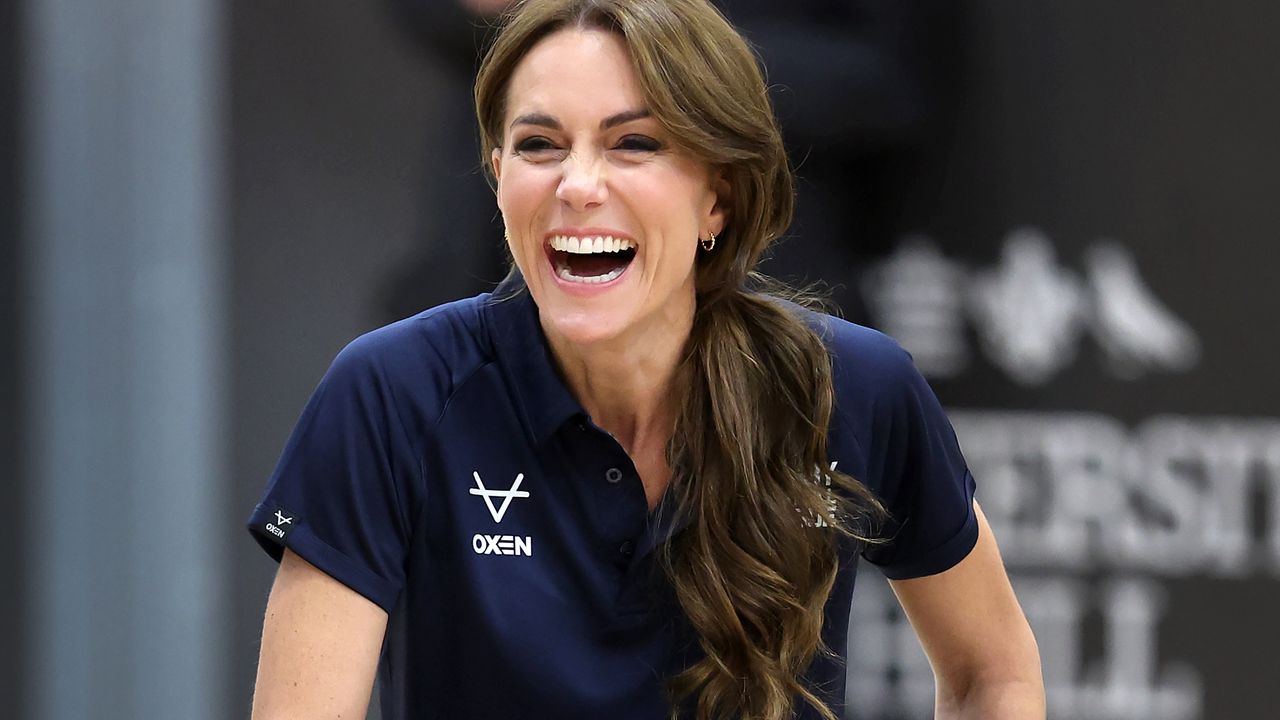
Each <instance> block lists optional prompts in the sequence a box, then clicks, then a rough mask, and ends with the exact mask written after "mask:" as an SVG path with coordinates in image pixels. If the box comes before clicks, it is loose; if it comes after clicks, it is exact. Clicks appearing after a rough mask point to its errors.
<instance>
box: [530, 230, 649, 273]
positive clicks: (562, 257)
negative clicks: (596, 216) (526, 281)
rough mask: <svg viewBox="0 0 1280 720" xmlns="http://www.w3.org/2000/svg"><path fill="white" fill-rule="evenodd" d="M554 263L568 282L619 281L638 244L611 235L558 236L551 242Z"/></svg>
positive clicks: (558, 271) (632, 258)
mask: <svg viewBox="0 0 1280 720" xmlns="http://www.w3.org/2000/svg"><path fill="white" fill-rule="evenodd" d="M550 246H551V248H550V255H551V265H552V267H554V268H555V272H556V275H557V276H558V277H559V278H560V279H561V280H565V281H567V282H574V283H585V284H598V283H607V282H609V281H611V280H616V279H617V278H618V277H620V276H621V275H622V273H623V272H625V271H626V269H627V266H628V265H630V264H631V261H632V260H634V259H635V257H636V246H635V243H633V242H631V241H630V240H628V239H626V238H615V237H613V236H612V235H597V236H593V237H573V236H570V235H556V236H553V237H552V238H551V243H550Z"/></svg>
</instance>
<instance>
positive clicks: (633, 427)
mask: <svg viewBox="0 0 1280 720" xmlns="http://www.w3.org/2000/svg"><path fill="white" fill-rule="evenodd" d="M692 328H693V312H692V310H690V311H688V312H684V313H680V316H678V317H671V316H664V317H663V318H661V319H660V320H659V321H657V322H654V323H650V324H649V327H648V328H647V329H642V330H637V331H634V332H632V333H629V334H628V336H627V337H623V338H615V339H612V340H610V341H607V342H601V343H593V344H591V345H585V346H584V345H579V344H573V343H570V342H568V341H566V340H564V339H563V338H561V337H558V336H556V335H555V334H553V333H552V332H550V331H546V335H547V340H548V343H549V344H550V345H551V352H552V354H553V355H554V356H555V359H556V361H557V363H558V364H559V366H560V370H561V372H562V373H563V374H564V378H565V382H566V383H567V384H568V385H569V390H570V392H572V393H573V395H574V397H576V398H577V399H578V402H580V403H582V406H583V408H584V409H586V411H587V413H588V414H590V415H591V419H592V420H593V421H594V422H595V424H596V425H598V426H600V427H601V428H603V429H604V430H606V431H608V432H609V433H610V434H611V435H613V436H614V438H615V439H616V440H617V441H618V442H619V443H620V444H621V445H622V447H623V449H624V450H626V451H627V452H628V453H633V451H636V450H637V449H641V448H652V447H654V446H655V444H656V445H660V446H665V445H666V442H667V440H668V439H669V438H670V436H671V432H672V429H673V427H674V424H675V417H676V412H677V406H676V402H675V399H674V398H673V392H672V390H673V387H674V385H675V381H676V372H677V371H678V369H679V365H680V359H681V357H682V354H683V353H684V347H685V343H686V341H687V340H688V338H689V333H690V332H691V330H692Z"/></svg>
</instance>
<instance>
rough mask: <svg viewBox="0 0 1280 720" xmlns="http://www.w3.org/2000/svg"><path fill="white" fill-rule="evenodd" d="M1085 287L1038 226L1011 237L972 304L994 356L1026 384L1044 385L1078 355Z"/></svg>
mask: <svg viewBox="0 0 1280 720" xmlns="http://www.w3.org/2000/svg"><path fill="white" fill-rule="evenodd" d="M1084 297H1085V296H1084V291H1083V289H1082V287H1081V283H1080V280H1079V278H1077V277H1076V275H1075V274H1073V273H1071V272H1069V271H1066V270H1062V269H1060V268H1059V267H1058V265H1057V261H1056V257H1055V255H1054V250H1053V244H1052V243H1051V242H1050V241H1049V239H1048V238H1047V237H1045V235H1044V234H1043V233H1042V232H1040V231H1039V230H1036V229H1034V228H1022V229H1018V230H1015V231H1013V232H1012V233H1010V234H1009V236H1008V238H1006V239H1005V244H1004V251H1003V253H1002V255H1001V258H1000V264H999V265H998V266H997V267H996V268H995V269H994V270H990V271H986V272H982V273H979V274H977V275H976V276H975V277H974V280H973V283H972V286H971V287H970V290H969V304H970V308H971V311H972V314H973V319H974V321H975V323H976V324H977V330H978V334H979V336H980V337H981V339H982V343H983V347H984V348H985V349H986V351H987V355H988V357H989V358H990V360H991V361H992V362H993V363H995V364H996V365H997V366H999V367H1000V368H1002V369H1003V370H1004V371H1005V372H1006V373H1007V374H1008V375H1009V377H1010V378H1012V379H1013V380H1014V381H1016V382H1018V383H1020V384H1022V385H1040V384H1043V383H1044V382H1046V381H1047V380H1048V379H1049V378H1050V377H1052V376H1053V375H1054V374H1055V373H1057V372H1058V371H1059V370H1061V369H1062V368H1064V367H1066V366H1068V365H1070V364H1071V362H1072V361H1073V360H1074V359H1075V356H1076V343H1077V340H1078V338H1079V335H1080V331H1081V321H1082V319H1083V316H1084V307H1085V306H1084Z"/></svg>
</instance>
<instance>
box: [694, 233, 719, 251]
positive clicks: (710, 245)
mask: <svg viewBox="0 0 1280 720" xmlns="http://www.w3.org/2000/svg"><path fill="white" fill-rule="evenodd" d="M707 234H708V235H710V236H711V239H710V240H703V239H702V238H698V244H699V245H701V246H702V249H703V250H706V251H707V252H711V251H712V250H714V249H715V247H716V234H715V233H713V232H708V233H707Z"/></svg>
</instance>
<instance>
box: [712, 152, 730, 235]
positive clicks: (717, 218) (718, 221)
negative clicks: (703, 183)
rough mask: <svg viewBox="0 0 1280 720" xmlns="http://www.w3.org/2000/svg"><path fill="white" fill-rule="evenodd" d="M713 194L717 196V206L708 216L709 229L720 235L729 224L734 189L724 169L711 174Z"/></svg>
mask: <svg viewBox="0 0 1280 720" xmlns="http://www.w3.org/2000/svg"><path fill="white" fill-rule="evenodd" d="M711 192H712V193H713V194H714V196H715V204H713V205H712V206H711V211H710V212H709V213H708V215H707V229H709V230H710V231H711V232H713V233H715V234H716V235H719V234H720V233H722V232H724V228H725V226H726V225H728V224H729V215H730V214H731V207H732V205H731V201H732V195H733V189H732V187H731V186H730V185H729V179H728V178H727V177H726V176H725V172H724V169H723V168H715V169H714V170H712V172H711Z"/></svg>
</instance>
